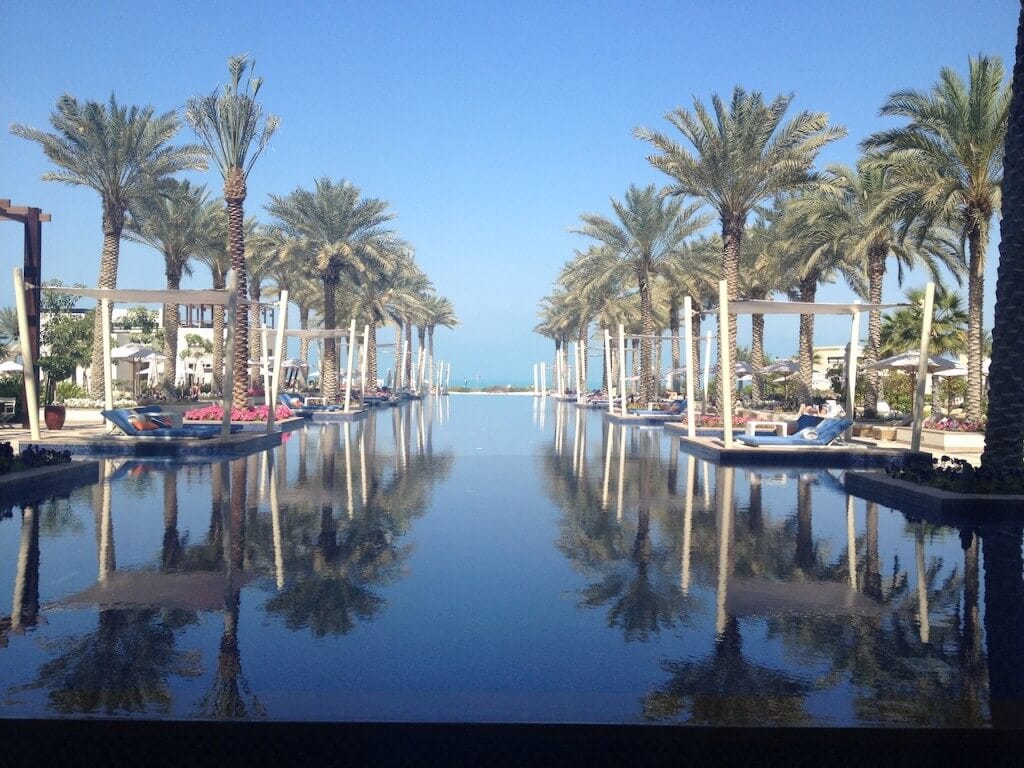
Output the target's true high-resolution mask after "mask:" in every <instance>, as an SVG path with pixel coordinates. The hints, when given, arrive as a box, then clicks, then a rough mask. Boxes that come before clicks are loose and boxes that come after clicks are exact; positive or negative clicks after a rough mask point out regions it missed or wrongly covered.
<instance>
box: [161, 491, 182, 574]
mask: <svg viewBox="0 0 1024 768" xmlns="http://www.w3.org/2000/svg"><path fill="white" fill-rule="evenodd" d="M180 553H181V539H180V538H179V537H178V473H177V472H164V543H163V547H162V549H161V558H160V567H161V569H163V570H172V569H174V567H175V566H176V565H177V564H178V558H179V555H180Z"/></svg>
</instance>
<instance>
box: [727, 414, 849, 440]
mask: <svg viewBox="0 0 1024 768" xmlns="http://www.w3.org/2000/svg"><path fill="white" fill-rule="evenodd" d="M852 425H853V421H852V420H851V419H822V420H821V422H820V423H818V424H817V425H815V426H811V427H805V428H804V429H801V430H800V431H799V432H797V433H796V434H793V435H786V436H785V437H780V436H777V435H767V436H764V437H759V436H756V435H736V439H737V440H738V441H739V442H741V443H743V444H744V445H796V446H800V445H807V446H811V445H817V446H821V445H828V444H829V443H831V442H832V441H833V440H835V439H836V438H837V437H839V436H840V435H841V434H843V432H845V431H846V430H847V429H848V428H849V427H851V426H852Z"/></svg>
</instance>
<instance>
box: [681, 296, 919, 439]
mask: <svg viewBox="0 0 1024 768" xmlns="http://www.w3.org/2000/svg"><path fill="white" fill-rule="evenodd" d="M934 298H935V284H934V283H928V285H927V288H926V289H925V299H924V320H923V322H922V324H921V359H922V366H923V365H924V364H926V363H927V359H928V340H929V337H930V335H931V320H932V308H933V305H934ZM897 306H902V305H900V304H861V303H859V302H854V303H852V304H825V303H819V302H786V301H733V302H730V301H729V294H728V289H727V287H726V282H725V281H724V280H722V281H721V282H719V284H718V322H719V328H722V329H723V331H724V329H725V328H728V322H729V315H730V314H733V315H751V314H761V315H779V314H789V315H850V316H851V320H852V323H851V331H850V348H849V354H848V359H847V366H846V374H847V387H846V411H847V413H848V414H850V417H851V418H852V417H853V414H854V393H855V391H856V372H857V343H858V337H859V336H860V315H861V313H862V312H869V311H872V310H876V309H888V308H890V307H897ZM690 307H691V300H690V298H689V297H686V298H685V299H684V308H683V317H684V321H685V336H686V357H687V360H686V364H687V365H689V362H690V361H689V356H690V344H691V338H692V330H691V329H692V326H691V324H690ZM731 354H732V350H730V349H729V343H728V334H727V333H724V332H721V333H719V364H720V366H721V367H722V368H723V369H724V370H729V369H730V367H731V366H732V360H731V359H730V357H731ZM925 375H926V374H925V370H921V371H920V375H919V377H918V384H917V388H916V391H915V393H914V431H913V437H912V439H911V445H910V447H911V450H914V451H916V450H919V449H920V447H921V422H922V420H923V418H924V384H925ZM692 396H693V392H692V389H691V385H690V382H689V380H688V381H687V397H688V399H690V402H692ZM721 410H722V417H723V421H724V440H723V442H724V443H725V447H726V448H731V447H732V428H733V421H732V419H733V414H732V389H731V387H722V408H721ZM695 434H696V431H695V424H694V420H693V417H692V416H691V417H689V418H688V419H687V436H688V437H690V438H693V437H694V435H695Z"/></svg>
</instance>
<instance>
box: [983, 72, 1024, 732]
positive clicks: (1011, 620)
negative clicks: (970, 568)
mask: <svg viewBox="0 0 1024 768" xmlns="http://www.w3.org/2000/svg"><path fill="white" fill-rule="evenodd" d="M1015 69H1016V68H1015ZM1016 74H1017V73H1016V72H1014V75H1015V76H1016ZM1011 130H1012V129H1011ZM981 542H982V546H981V551H982V557H983V558H984V560H985V638H986V641H987V645H988V680H989V695H990V703H989V707H990V711H991V713H992V725H993V726H994V727H996V728H1008V727H1009V728H1020V727H1021V726H1022V725H1024V710H1022V709H1021V706H1020V700H1021V699H1022V698H1024V664H1021V663H1020V660H1021V658H1024V633H1022V632H1021V631H1020V628H1021V627H1022V626H1024V581H1022V580H1021V577H1020V574H1021V567H1022V562H1021V529H1020V528H1019V527H1017V528H1005V527H1003V528H995V527H991V528H987V529H982V531H981Z"/></svg>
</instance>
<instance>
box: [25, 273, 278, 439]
mask: <svg viewBox="0 0 1024 768" xmlns="http://www.w3.org/2000/svg"><path fill="white" fill-rule="evenodd" d="M236 286H237V278H236V276H235V273H234V271H233V270H232V271H229V272H228V274H227V289H226V290H198V291H197V290H190V291H169V290H141V289H140V290H134V289H116V288H78V287H71V286H48V287H47V290H53V291H56V292H58V293H67V294H71V295H74V296H83V297H85V298H90V299H96V300H97V301H98V302H99V304H100V308H101V318H102V321H103V331H102V338H103V341H102V343H103V365H104V370H105V375H104V377H103V383H104V392H103V394H104V407H105V408H106V410H108V411H109V410H112V409H113V407H114V390H113V382H112V380H111V376H110V368H111V349H110V343H109V339H110V305H111V304H113V303H117V302H122V303H123V302H131V303H134V304H211V305H218V306H224V307H227V320H226V322H225V327H226V328H227V340H226V344H225V355H224V357H225V360H224V365H225V370H226V371H227V372H228V373H227V375H226V376H225V378H226V379H229V378H230V372H231V371H232V370H234V368H233V366H234V358H235V341H234V328H235V323H234V320H235V313H236V311H237V304H238V303H239V301H240V300H239V299H238V298H237V296H236V295H235V287H236ZM29 287H30V286H28V285H27V284H26V283H25V280H24V277H23V275H22V271H21V270H20V269H15V270H14V292H15V301H16V303H17V309H18V326H19V331H20V332H21V333H22V334H24V337H27V336H28V312H27V308H26V288H29ZM31 288H34V286H31ZM241 302H242V303H244V304H248V303H249V302H248V301H245V300H241ZM287 302H288V292H287V291H282V292H281V308H282V311H281V313H280V316H281V322H282V324H284V322H285V309H286V308H287V306H288V305H287ZM282 339H283V337H282ZM279 346H280V343H279ZM22 354H23V357H24V360H25V368H26V371H28V370H31V371H32V375H26V376H25V391H26V396H27V397H28V400H29V402H36V401H37V400H36V393H37V391H38V386H39V383H38V380H37V375H38V374H36V373H35V368H34V363H35V361H33V360H32V359H31V356H32V351H31V349H29V350H27V351H26V350H23V352H22ZM280 359H281V355H280V351H278V354H276V355H275V360H277V361H279V360H280ZM280 373H281V372H280V365H279V363H278V364H275V367H274V373H273V387H274V388H275V390H276V387H277V383H278V381H279V380H280ZM276 397H277V395H276V391H275V392H274V398H275V400H276ZM272 402H273V401H272ZM222 403H223V410H224V417H223V421H222V430H221V435H222V436H224V437H227V436H228V435H229V434H230V430H231V411H232V407H233V402H232V394H231V387H225V392H224V395H223V400H222ZM28 411H29V420H30V425H31V430H32V439H34V440H38V439H39V410H38V408H31V407H30V408H29V409H28ZM273 423H274V409H273V407H271V408H270V409H269V412H268V415H267V431H268V432H269V431H270V430H271V429H272V428H273Z"/></svg>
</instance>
